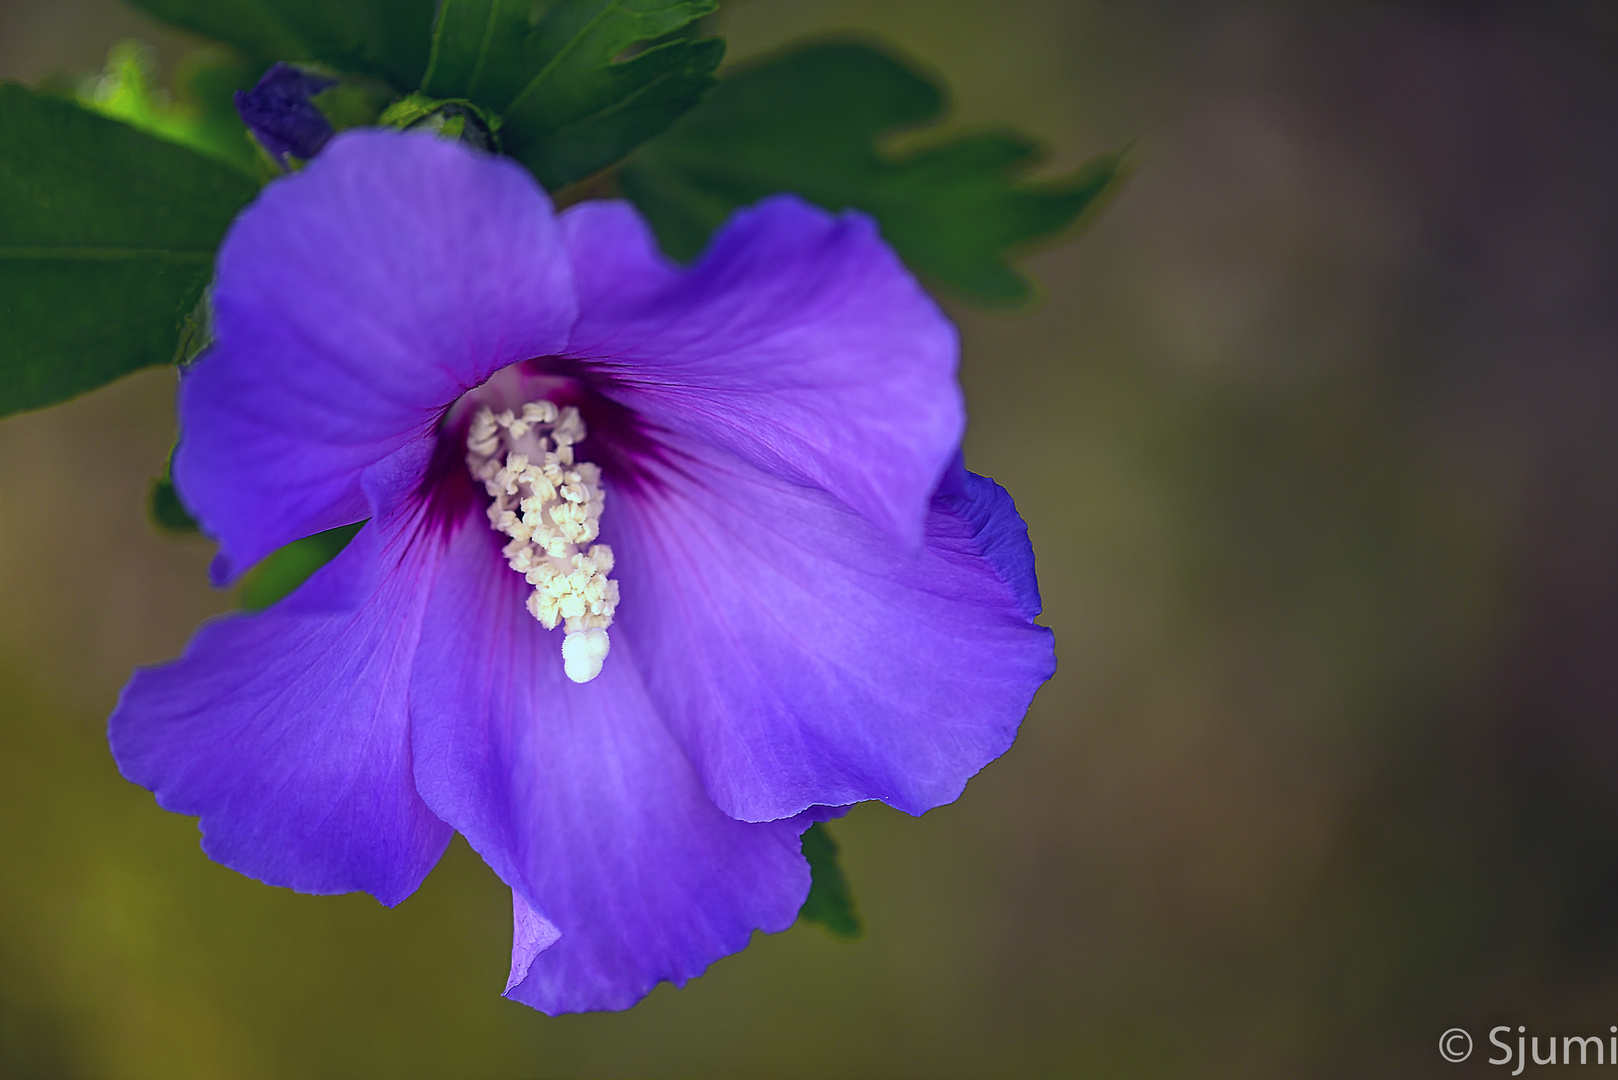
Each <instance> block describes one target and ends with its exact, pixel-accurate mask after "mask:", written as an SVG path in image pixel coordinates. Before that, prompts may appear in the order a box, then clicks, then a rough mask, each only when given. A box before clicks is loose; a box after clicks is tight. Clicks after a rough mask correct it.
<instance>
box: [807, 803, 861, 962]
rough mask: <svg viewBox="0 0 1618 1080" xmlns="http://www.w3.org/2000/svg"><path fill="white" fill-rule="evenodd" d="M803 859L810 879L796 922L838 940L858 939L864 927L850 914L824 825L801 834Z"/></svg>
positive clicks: (848, 895) (833, 845)
mask: <svg viewBox="0 0 1618 1080" xmlns="http://www.w3.org/2000/svg"><path fill="white" fill-rule="evenodd" d="M803 857H804V858H805V859H808V860H809V873H810V874H811V875H813V877H812V881H811V884H810V886H809V896H808V898H807V899H805V900H804V902H803V907H802V908H800V909H799V911H798V918H800V919H803V920H804V921H806V922H815V923H819V924H820V925H822V926H824V927H825V928H826V929H827V930H829V931H831V932H832V933H833V934H835V935H836V936H838V937H840V938H846V939H850V940H852V939H853V938H857V937H859V936H860V935H861V934H862V933H864V932H865V927H864V925H863V924H861V922H860V917H859V914H858V913H857V912H856V911H855V910H854V895H853V894H852V893H851V892H849V889H848V879H847V878H845V877H844V876H843V868H842V866H841V865H840V864H839V862H838V861H837V841H835V840H833V839H832V838H831V832H830V831H829V830H828V829H827V828H826V826H825V825H824V824H822V823H817V824H814V825H811V826H809V828H808V829H806V830H805V831H804V834H803Z"/></svg>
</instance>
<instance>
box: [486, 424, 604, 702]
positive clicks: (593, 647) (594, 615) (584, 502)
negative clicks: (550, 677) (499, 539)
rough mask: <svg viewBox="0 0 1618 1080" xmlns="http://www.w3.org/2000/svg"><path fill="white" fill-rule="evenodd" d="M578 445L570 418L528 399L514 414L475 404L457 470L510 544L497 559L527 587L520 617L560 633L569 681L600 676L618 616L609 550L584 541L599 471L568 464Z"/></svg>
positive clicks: (593, 527) (599, 495) (579, 436)
mask: <svg viewBox="0 0 1618 1080" xmlns="http://www.w3.org/2000/svg"><path fill="white" fill-rule="evenodd" d="M584 437H585V428H584V420H583V418H582V417H580V416H579V410H577V409H575V408H574V407H573V406H571V405H569V406H567V407H566V408H562V409H558V408H557V407H556V406H555V405H554V404H552V403H551V402H549V401H534V402H530V403H528V404H527V405H524V406H523V407H522V409H521V410H520V412H517V411H513V410H511V409H506V410H504V411H502V412H498V413H497V412H495V411H494V410H493V409H490V408H489V407H488V406H484V407H483V408H481V409H479V410H478V412H477V414H476V415H475V416H474V417H473V418H472V424H471V427H470V429H469V430H468V432H467V440H466V449H467V455H466V466H467V468H468V469H469V470H470V471H471V473H472V476H473V477H474V478H475V479H476V480H478V481H480V482H481V483H482V484H483V486H484V489H485V490H486V491H488V493H489V496H490V498H491V500H492V501H491V502H490V504H489V524H490V525H491V526H492V527H493V528H494V529H495V531H496V532H500V533H503V534H504V535H506V536H508V537H510V543H508V544H506V546H505V556H506V561H507V562H509V563H510V564H511V568H512V569H513V570H515V571H517V573H519V574H522V575H523V577H524V578H525V579H526V580H527V582H528V584H530V585H532V586H534V591H533V592H532V593H531V594H529V597H528V611H529V614H531V615H533V617H534V618H535V619H537V620H539V623H540V625H541V626H543V627H545V629H547V630H554V629H556V627H557V626H558V625H561V624H565V625H566V635H565V636H564V637H563V639H562V660H563V665H564V668H565V670H566V671H567V677H568V678H570V679H572V680H573V681H574V682H578V683H585V682H589V681H590V680H591V679H593V678H595V677H596V676H597V675H599V674H601V665H602V663H603V661H605V660H606V658H607V649H608V648H609V646H610V642H609V641H608V640H607V627H609V626H611V625H612V616H613V613H614V612H615V611H616V610H617V608H618V583H617V582H616V581H613V580H612V579H611V578H609V577H608V576H607V575H608V574H610V573H612V567H613V561H614V560H613V556H612V549H611V548H609V547H608V546H607V545H606V544H597V543H592V541H594V540H595V538H596V537H597V536H599V535H600V534H601V511H602V509H603V507H604V505H605V502H606V497H607V493H606V491H605V490H604V489H603V488H602V486H601V470H600V469H599V468H597V467H596V465H595V464H594V463H592V462H589V461H575V460H574V451H573V447H574V444H576V443H581V442H583V441H584Z"/></svg>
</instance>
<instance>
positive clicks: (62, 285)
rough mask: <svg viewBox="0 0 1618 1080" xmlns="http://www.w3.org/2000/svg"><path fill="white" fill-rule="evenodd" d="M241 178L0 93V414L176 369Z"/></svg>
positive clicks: (55, 108)
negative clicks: (164, 367)
mask: <svg viewBox="0 0 1618 1080" xmlns="http://www.w3.org/2000/svg"><path fill="white" fill-rule="evenodd" d="M257 190H258V185H257V184H255V183H254V182H253V181H252V179H251V178H249V177H248V176H246V175H245V174H244V173H242V172H241V171H240V170H238V169H235V168H232V167H231V166H229V165H225V164H223V163H221V162H218V161H216V160H214V159H212V158H208V157H204V156H202V155H201V154H197V153H195V152H193V151H191V150H188V149H186V148H184V147H182V146H178V145H175V144H174V143H172V142H168V141H165V140H162V139H158V138H155V137H153V136H151V135H147V134H144V133H142V132H139V131H136V130H135V129H134V128H132V127H130V126H128V125H127V124H121V123H118V122H115V121H112V120H108V119H106V118H104V117H101V116H97V115H95V114H93V113H91V112H88V111H86V110H85V109H82V108H80V107H79V106H77V105H74V104H72V103H69V102H65V101H61V100H58V99H55V98H52V97H48V96H45V95H42V94H37V93H34V92H33V91H30V90H27V89H24V88H23V87H21V86H18V85H15V84H5V85H0V359H3V363H0V415H5V414H7V413H12V412H16V411H18V410H20V409H32V408H38V407H40V406H42V405H50V404H54V403H55V402H58V401H61V400H63V399H65V398H68V397H71V396H73V395H74V394H78V393H82V392H83V391H85V390H91V389H94V388H95V387H97V386H101V385H102V384H104V383H107V382H110V381H111V380H113V379H116V378H118V377H119V376H122V375H125V374H127V373H129V372H131V371H135V370H137V369H139V368H143V367H149V366H151V365H154V364H166V363H170V362H172V361H173V359H174V355H175V342H176V339H177V337H178V335H179V330H180V326H181V323H182V321H183V320H184V318H185V316H186V315H187V314H188V313H189V312H190V311H191V310H192V308H193V307H194V306H195V305H196V303H197V300H198V298H199V297H200V296H201V295H202V290H203V288H204V286H205V285H206V284H207V281H208V277H209V274H210V273H211V272H212V268H213V258H214V249H215V248H216V247H218V245H219V241H220V238H221V237H223V236H224V233H225V229H226V227H227V226H228V225H229V224H230V221H231V219H232V218H234V217H235V216H236V213H237V211H239V210H240V209H241V208H242V207H243V206H244V205H246V204H247V202H248V201H249V200H250V199H251V198H252V197H253V195H254V193H255V192H256V191H257Z"/></svg>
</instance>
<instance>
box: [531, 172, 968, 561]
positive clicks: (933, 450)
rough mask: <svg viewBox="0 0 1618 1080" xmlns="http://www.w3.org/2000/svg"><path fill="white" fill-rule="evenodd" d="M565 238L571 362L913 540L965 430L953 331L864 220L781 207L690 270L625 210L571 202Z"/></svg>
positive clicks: (741, 224) (749, 218) (751, 215)
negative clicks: (569, 263)
mask: <svg viewBox="0 0 1618 1080" xmlns="http://www.w3.org/2000/svg"><path fill="white" fill-rule="evenodd" d="M562 234H563V237H564V239H565V241H566V243H567V247H568V251H569V252H570V255H571V258H572V260H573V263H574V266H575V274H576V279H577V281H578V283H579V322H578V325H577V326H575V327H574V330H573V336H572V338H571V340H570V341H569V343H568V354H569V355H570V356H574V357H579V358H581V359H583V360H586V361H588V362H589V363H590V364H591V365H592V366H594V367H595V368H596V370H598V371H599V372H601V373H602V374H604V375H605V376H607V377H608V378H610V379H611V380H613V381H614V382H615V383H616V384H617V385H614V386H611V387H609V388H608V391H607V392H608V393H609V394H610V395H611V396H612V397H614V398H616V399H618V400H619V401H620V402H621V403H622V404H625V405H628V406H630V407H631V408H633V409H635V410H636V411H637V412H639V413H640V414H641V415H642V416H643V417H644V418H646V419H647V420H649V421H650V422H652V423H653V424H656V425H658V426H660V427H663V428H666V429H669V430H672V431H676V432H691V433H693V434H694V436H695V437H696V438H698V439H701V440H704V441H709V442H712V443H714V444H717V445H719V446H722V447H724V448H726V449H728V450H730V451H731V452H733V453H735V454H736V455H738V456H739V457H741V458H742V459H743V460H745V461H748V462H750V463H752V464H754V465H756V466H758V467H759V468H762V469H766V470H768V471H770V472H773V473H775V474H777V475H779V476H782V477H784V478H786V479H788V480H791V481H793V482H794V483H798V484H807V485H811V486H814V487H818V488H821V489H822V490H825V491H828V492H830V493H832V494H833V495H836V496H837V497H838V498H840V499H842V500H843V501H844V502H845V503H847V504H848V505H849V506H851V507H853V508H854V509H855V510H857V511H859V512H860V513H861V514H863V515H865V517H866V518H868V519H869V520H870V521H872V522H874V523H875V524H876V525H877V526H878V527H879V528H881V529H883V530H884V531H886V532H888V533H889V534H890V535H892V536H894V537H896V538H898V539H899V540H900V541H901V542H902V543H905V544H907V545H910V546H914V545H916V544H917V543H919V542H920V540H921V536H922V531H923V523H924V520H925V518H926V514H927V505H928V500H929V498H930V497H931V495H932V492H933V489H934V487H935V486H936V485H937V483H938V478H939V474H940V472H941V471H942V470H943V469H944V467H945V466H946V465H947V464H948V462H949V460H950V458H951V456H952V455H953V454H954V453H955V449H956V447H957V446H959V445H960V440H961V433H962V430H963V429H964V426H965V411H964V407H963V405H962V402H961V395H960V390H959V388H958V387H957V386H956V384H955V365H956V356H957V343H956V336H955V329H954V327H953V326H951V325H950V323H949V321H948V320H947V319H946V318H945V317H944V315H943V313H942V312H941V311H939V309H938V305H937V304H935V303H933V301H932V300H931V299H930V298H929V297H928V296H927V294H926V293H925V292H923V291H922V289H921V287H920V286H919V285H918V284H917V283H916V281H915V279H914V278H913V277H911V275H910V274H909V272H907V271H906V270H905V269H904V267H903V266H902V265H901V264H900V262H899V260H898V258H897V257H896V256H895V255H894V254H893V252H892V250H891V249H889V248H888V246H887V245H886V244H884V243H883V242H882V240H881V238H880V236H878V234H877V230H876V226H875V224H874V223H872V222H871V220H870V219H869V218H866V217H864V216H863V215H860V214H857V213H845V214H841V215H832V214H829V213H827V212H826V211H824V210H820V209H817V208H815V207H813V206H810V205H809V204H807V203H805V202H803V201H802V200H800V199H798V198H796V197H794V196H790V195H782V196H777V197H774V198H771V199H767V200H765V201H764V202H761V203H759V204H758V205H757V206H755V207H753V208H752V209H749V210H744V211H742V212H741V213H738V214H736V215H735V216H734V217H732V218H731V220H730V221H729V222H728V223H727V224H726V225H725V226H724V228H722V229H721V230H720V231H719V234H718V235H717V236H716V237H715V239H714V241H713V243H712V245H711V246H710V247H709V248H708V251H707V252H706V253H705V254H704V255H703V256H702V258H701V259H700V260H698V262H697V263H696V264H695V265H694V266H693V267H692V268H691V269H690V270H689V271H686V272H676V271H674V270H672V269H671V268H670V266H669V264H668V263H667V261H666V260H664V259H663V258H662V257H661V256H659V255H658V254H657V251H656V247H655V244H654V243H653V241H652V239H651V235H650V233H649V232H648V231H647V229H646V226H645V225H644V223H642V222H641V220H640V218H639V216H638V214H636V212H635V210H634V209H633V208H632V207H630V206H629V205H628V204H627V203H581V204H579V205H578V206H575V207H573V208H571V209H569V210H568V211H566V212H565V213H564V214H563V215H562Z"/></svg>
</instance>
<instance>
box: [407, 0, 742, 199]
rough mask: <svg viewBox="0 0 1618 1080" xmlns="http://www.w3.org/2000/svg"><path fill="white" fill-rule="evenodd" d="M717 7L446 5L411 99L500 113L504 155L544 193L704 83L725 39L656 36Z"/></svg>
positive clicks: (627, 143)
mask: <svg viewBox="0 0 1618 1080" xmlns="http://www.w3.org/2000/svg"><path fill="white" fill-rule="evenodd" d="M716 7H717V4H716V3H715V0H550V2H546V0H541V2H540V3H539V4H532V3H524V2H522V0H445V3H444V4H443V6H442V8H441V9H440V10H439V17H438V22H437V25H436V27H435V29H434V38H433V52H432V59H431V61H430V63H429V64H428V70H427V75H426V77H425V79H424V81H423V84H422V90H423V91H424V92H425V93H427V94H430V95H432V96H434V97H439V98H464V99H466V100H468V101H471V102H474V103H476V104H477V105H480V106H482V107H483V108H485V109H488V110H490V111H492V112H494V113H498V114H500V116H501V117H502V121H503V123H502V126H501V127H500V139H501V142H502V144H503V146H504V149H505V151H506V152H507V153H508V154H510V155H511V156H513V157H515V158H517V159H518V160H519V161H521V162H522V163H523V164H525V165H527V166H528V168H529V169H530V170H532V171H533V173H534V175H535V176H537V177H538V178H539V181H540V183H542V184H544V185H545V186H546V187H547V188H551V189H555V188H558V187H561V186H562V185H563V184H567V183H571V182H572V181H574V180H579V179H582V178H583V177H585V176H588V175H590V174H591V173H593V172H597V171H599V170H601V169H603V168H605V167H607V166H608V165H611V164H613V163H614V162H616V161H618V160H620V159H621V158H623V157H624V155H626V154H628V153H629V152H630V151H631V150H633V149H634V148H635V147H637V146H639V145H640V144H641V143H642V142H644V141H645V140H647V139H649V138H651V137H652V136H653V135H656V134H657V133H658V132H660V131H662V130H663V129H664V128H666V127H668V125H669V124H671V123H673V122H674V120H675V119H676V118H677V117H679V116H680V114H681V113H683V112H685V111H686V110H687V109H689V108H691V106H692V105H694V104H696V103H697V101H699V100H700V99H701V97H702V95H703V94H705V93H706V92H707V91H708V89H709V88H710V87H711V86H713V84H714V77H713V71H714V69H715V68H716V67H718V66H719V61H720V59H721V58H722V57H723V56H724V51H725V46H724V42H722V41H720V40H719V39H717V38H706V39H699V40H690V39H687V38H675V39H672V40H659V39H665V38H669V37H670V35H675V34H678V33H679V32H680V31H682V30H684V29H685V28H686V27H688V26H689V25H690V24H691V23H692V22H693V21H695V20H696V19H699V18H701V17H702V16H704V15H707V14H709V13H711V12H712V11H714V10H715V9H716ZM647 43H651V44H649V45H648V44H647ZM640 46H646V47H644V48H641V50H640V51H639V52H638V53H636V54H635V55H634V56H632V57H629V58H627V59H619V58H620V57H621V56H623V54H624V53H626V52H627V51H630V50H633V49H635V48H637V47H640Z"/></svg>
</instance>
